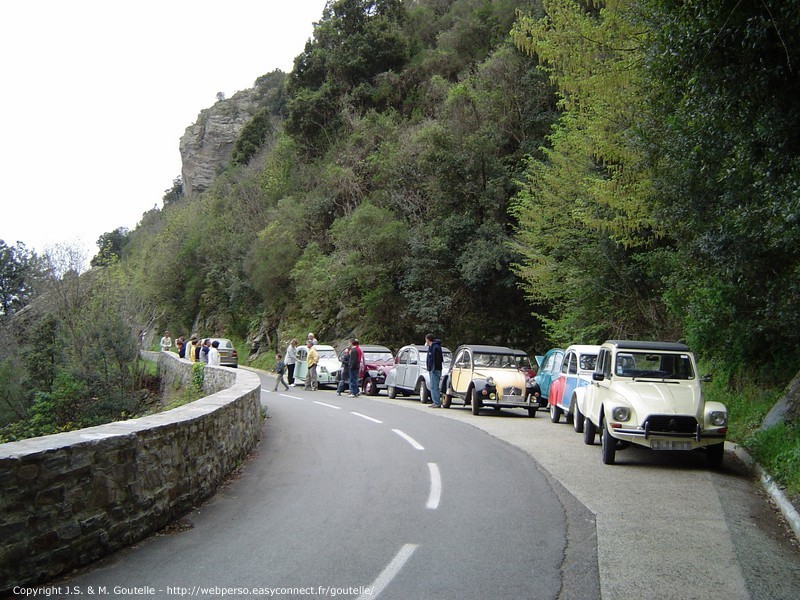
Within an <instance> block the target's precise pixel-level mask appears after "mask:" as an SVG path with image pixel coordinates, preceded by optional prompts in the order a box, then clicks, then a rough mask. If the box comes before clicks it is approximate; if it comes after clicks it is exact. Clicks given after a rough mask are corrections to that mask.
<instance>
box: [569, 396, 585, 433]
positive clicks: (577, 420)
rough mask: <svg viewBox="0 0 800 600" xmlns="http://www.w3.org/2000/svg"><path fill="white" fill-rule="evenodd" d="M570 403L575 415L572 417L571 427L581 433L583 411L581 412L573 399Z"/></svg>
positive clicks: (583, 418)
mask: <svg viewBox="0 0 800 600" xmlns="http://www.w3.org/2000/svg"><path fill="white" fill-rule="evenodd" d="M572 405H573V406H574V407H575V416H573V417H572V427H573V428H574V429H575V433H583V422H584V420H585V417H584V416H583V413H582V412H581V409H580V407H579V406H578V403H577V402H576V401H575V400H573V401H572Z"/></svg>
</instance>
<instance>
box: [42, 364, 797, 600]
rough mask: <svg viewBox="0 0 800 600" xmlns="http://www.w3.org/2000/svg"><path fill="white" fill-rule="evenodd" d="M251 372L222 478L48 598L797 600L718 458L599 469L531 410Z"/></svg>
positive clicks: (747, 488)
mask: <svg viewBox="0 0 800 600" xmlns="http://www.w3.org/2000/svg"><path fill="white" fill-rule="evenodd" d="M260 375H261V377H262V382H263V393H262V403H263V404H265V406H266V407H267V409H268V415H269V418H268V419H267V420H266V421H265V425H264V436H263V439H262V441H261V444H260V446H259V449H258V452H257V453H256V454H255V455H254V456H253V457H252V459H251V460H249V461H248V462H247V463H246V464H245V465H243V466H242V469H241V472H240V473H239V475H238V476H237V477H235V478H233V479H232V480H231V481H230V482H229V483H228V484H227V485H225V486H224V487H223V488H222V489H221V490H220V491H219V492H218V493H217V494H216V495H215V496H214V497H213V498H212V499H211V500H209V501H208V502H206V503H205V504H204V505H203V506H201V507H199V508H198V509H197V510H195V511H193V512H192V513H190V514H189V515H187V517H186V518H184V519H182V520H181V521H180V522H179V523H177V524H176V525H175V526H173V527H171V528H170V529H169V530H168V531H166V532H164V533H162V534H159V535H157V536H154V537H152V538H150V539H148V540H146V541H145V542H142V543H141V544H139V545H137V546H135V547H133V548H130V549H127V550H125V551H123V552H119V553H117V554H115V555H114V556H112V557H109V558H108V559H106V560H104V561H102V562H100V563H99V564H97V565H94V566H93V567H92V568H91V569H87V570H85V571H84V572H82V573H80V574H78V575H75V576H73V577H72V578H70V579H68V580H64V581H62V582H61V583H59V584H58V585H60V586H64V587H66V588H67V589H69V590H71V591H77V592H81V593H82V595H84V596H85V595H87V593H88V590H89V589H91V590H92V591H93V592H95V595H97V594H96V593H97V592H103V594H105V595H107V596H108V597H134V596H135V597H137V598H171V597H175V596H189V597H197V598H222V597H278V598H299V597H305V598H330V597H347V598H359V599H361V598H363V599H366V598H381V599H382V600H385V599H398V600H400V599H403V600H406V599H412V598H426V599H427V598H432V599H450V598H452V599H454V600H455V599H495V598H497V599H506V598H509V599H517V598H529V599H540V598H541V599H550V598H553V599H555V598H565V599H566V598H586V599H594V598H601V597H602V598H614V599H617V598H620V599H622V598H681V599H684V598H704V599H705V598H726V599H728V598H758V599H759V600H760V599H762V598H776V599H777V598H796V597H798V595H800V594H799V593H798V592H800V554H798V551H797V548H796V546H794V545H793V543H792V538H791V536H788V535H787V534H786V530H785V528H783V527H782V526H781V524H780V522H779V520H778V518H777V516H776V512H775V510H774V509H773V508H772V507H771V505H769V503H768V502H767V501H766V500H765V499H764V498H763V496H762V495H760V494H759V493H758V488H757V486H756V484H754V483H753V482H752V481H751V480H750V477H749V475H748V474H747V472H746V471H745V470H744V469H742V468H741V467H740V466H739V465H737V464H736V462H735V460H733V459H732V457H731V456H727V457H726V461H728V462H727V463H726V466H725V467H724V468H723V469H722V470H721V471H720V472H711V471H708V470H707V469H706V468H705V461H704V459H703V457H701V456H694V455H676V454H673V453H669V454H666V453H665V454H654V453H650V452H649V451H647V452H644V451H638V450H636V449H631V450H626V451H624V452H621V453H620V454H619V455H618V462H619V464H618V465H615V466H605V465H602V464H601V463H600V457H599V452H600V451H599V447H597V446H596V447H594V448H592V447H589V446H585V445H584V444H583V443H582V441H581V439H580V436H577V434H575V433H574V432H572V428H571V427H570V426H567V425H563V424H562V425H554V424H552V423H550V422H549V419H547V418H546V416H545V417H544V418H542V416H541V415H540V416H539V417H537V418H535V419H530V418H528V417H527V415H526V414H525V413H522V412H519V411H513V410H508V411H502V412H500V413H494V412H485V413H484V414H483V415H481V416H479V417H475V416H473V415H472V414H471V412H470V411H469V408H467V409H461V408H452V409H450V410H444V409H441V410H435V409H433V410H432V409H429V408H427V406H426V405H423V404H421V403H420V402H419V401H417V400H414V399H404V400H399V399H398V400H389V399H387V398H385V397H378V398H368V397H367V398H365V397H359V398H349V397H347V396H337V395H336V394H335V393H334V392H332V391H317V392H310V391H302V390H301V389H299V388H292V389H291V390H290V391H288V392H285V393H281V392H271V391H266V390H271V389H272V386H273V385H274V379H272V378H271V377H269V376H268V375H266V374H263V373H262V374H260ZM71 596H72V594H70V595H69V596H67V595H64V596H62V597H71ZM51 597H53V596H51Z"/></svg>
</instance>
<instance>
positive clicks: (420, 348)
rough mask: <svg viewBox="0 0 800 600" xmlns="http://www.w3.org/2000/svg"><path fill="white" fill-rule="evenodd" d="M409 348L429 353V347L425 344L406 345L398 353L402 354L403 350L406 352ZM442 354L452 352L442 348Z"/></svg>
mask: <svg viewBox="0 0 800 600" xmlns="http://www.w3.org/2000/svg"><path fill="white" fill-rule="evenodd" d="M407 348H416V349H417V350H419V351H420V352H427V351H428V347H427V346H426V345H425V344H406V345H405V346H403V347H402V348H400V350H398V351H397V353H398V354H399V353H400V352H402V351H403V350H406V349H407ZM442 352H450V350H449V349H448V348H445V347H444V346H442Z"/></svg>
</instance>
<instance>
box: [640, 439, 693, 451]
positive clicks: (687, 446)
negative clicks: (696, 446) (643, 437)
mask: <svg viewBox="0 0 800 600" xmlns="http://www.w3.org/2000/svg"><path fill="white" fill-rule="evenodd" d="M650 448H651V449H652V450H691V449H692V443H691V442H679V441H674V440H651V441H650Z"/></svg>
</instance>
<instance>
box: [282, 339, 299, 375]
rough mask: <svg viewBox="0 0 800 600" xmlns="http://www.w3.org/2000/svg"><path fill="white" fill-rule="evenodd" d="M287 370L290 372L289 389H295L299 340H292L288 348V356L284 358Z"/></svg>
mask: <svg viewBox="0 0 800 600" xmlns="http://www.w3.org/2000/svg"><path fill="white" fill-rule="evenodd" d="M283 362H284V364H285V365H286V370H287V371H288V372H289V376H288V379H289V387H294V366H295V365H296V364H297V338H292V341H291V342H289V345H288V346H286V355H285V356H284V357H283Z"/></svg>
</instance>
